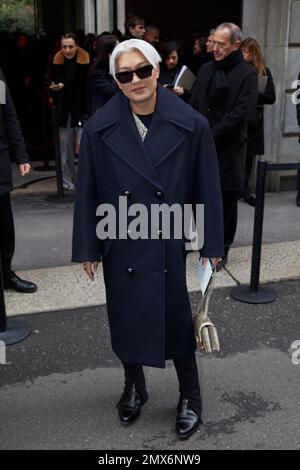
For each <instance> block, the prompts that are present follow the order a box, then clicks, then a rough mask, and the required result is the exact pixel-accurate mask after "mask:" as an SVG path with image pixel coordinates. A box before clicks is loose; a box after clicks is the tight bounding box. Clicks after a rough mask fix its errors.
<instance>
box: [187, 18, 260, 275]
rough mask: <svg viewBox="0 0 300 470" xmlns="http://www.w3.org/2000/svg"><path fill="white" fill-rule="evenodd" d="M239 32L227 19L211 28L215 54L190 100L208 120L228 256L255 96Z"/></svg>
mask: <svg viewBox="0 0 300 470" xmlns="http://www.w3.org/2000/svg"><path fill="white" fill-rule="evenodd" d="M241 43H242V32H241V30H240V28H239V27H238V26H236V25H234V24H232V23H224V24H222V25H220V26H219V27H218V28H217V29H216V31H215V33H214V55H215V60H214V61H213V62H211V63H208V64H205V65H203V67H202V68H201V69H200V71H199V74H198V77H197V80H196V84H195V87H194V90H193V94H192V98H191V104H192V106H193V107H194V108H195V109H196V110H198V111H199V112H200V113H201V114H203V115H204V116H205V117H207V119H208V120H209V123H210V126H211V128H212V132H213V136H214V140H215V144H216V148H217V154H218V161H219V169H220V177H221V186H222V197H223V214H224V252H225V256H224V259H223V261H222V263H221V264H220V266H219V267H220V268H221V267H222V265H223V266H224V265H225V264H226V263H227V260H228V252H229V249H230V246H231V245H232V243H233V241H234V237H235V233H236V228H237V216H238V198H239V193H240V192H241V191H242V190H243V188H244V173H245V156H246V148H247V125H248V121H249V119H250V118H251V114H252V113H253V110H254V107H255V105H256V103H257V97H258V78H257V73H256V71H255V70H254V68H253V67H252V66H251V65H249V64H247V63H246V62H245V61H244V58H243V54H242V51H241V50H240V47H241Z"/></svg>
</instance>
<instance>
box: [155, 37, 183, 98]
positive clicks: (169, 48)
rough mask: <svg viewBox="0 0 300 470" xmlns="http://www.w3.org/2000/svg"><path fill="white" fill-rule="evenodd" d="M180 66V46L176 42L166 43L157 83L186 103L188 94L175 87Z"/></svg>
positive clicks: (181, 61)
mask: <svg viewBox="0 0 300 470" xmlns="http://www.w3.org/2000/svg"><path fill="white" fill-rule="evenodd" d="M182 66H183V53H182V49H181V46H180V44H179V43H178V42H177V41H169V42H167V43H166V44H165V45H164V46H163V48H162V65H161V70H160V75H159V79H158V81H159V83H160V84H161V85H163V86H164V87H165V88H168V89H169V90H170V91H171V92H172V93H175V95H177V96H179V97H180V98H181V99H183V100H184V101H188V100H189V98H190V92H189V91H188V90H184V89H183V88H182V87H180V86H175V82H176V80H177V77H178V76H179V74H180V72H181V68H182Z"/></svg>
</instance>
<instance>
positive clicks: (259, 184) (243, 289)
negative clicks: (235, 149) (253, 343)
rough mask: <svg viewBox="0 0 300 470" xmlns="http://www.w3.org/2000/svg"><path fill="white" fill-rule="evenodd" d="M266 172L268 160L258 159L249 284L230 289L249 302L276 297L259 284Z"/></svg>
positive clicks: (263, 302)
mask: <svg viewBox="0 0 300 470" xmlns="http://www.w3.org/2000/svg"><path fill="white" fill-rule="evenodd" d="M267 172H268V162H266V161H259V162H258V164H257V180H256V206H255V218H254V233H253V248H252V266H251V283H250V289H249V286H237V287H235V288H234V289H232V291H231V297H233V298H234V299H235V300H239V301H240V302H245V303H249V304H267V303H271V302H275V300H276V299H277V294H276V292H275V291H274V290H273V289H269V288H266V287H260V286H259V276H260V262H261V246H262V235H263V224H264V209H265V192H266V178H267Z"/></svg>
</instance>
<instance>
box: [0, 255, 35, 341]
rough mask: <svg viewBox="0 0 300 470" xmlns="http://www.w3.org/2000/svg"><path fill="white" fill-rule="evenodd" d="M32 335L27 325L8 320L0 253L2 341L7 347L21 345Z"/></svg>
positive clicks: (0, 326)
mask: <svg viewBox="0 0 300 470" xmlns="http://www.w3.org/2000/svg"><path fill="white" fill-rule="evenodd" d="M30 333H31V328H30V327H29V326H28V325H27V323H25V322H23V321H21V320H16V319H10V318H9V319H7V318H6V309H5V299H4V289H3V275H2V263H1V253H0V341H3V342H4V343H5V345H7V346H8V345H11V344H16V343H20V342H21V341H23V339H25V338H27V336H29V335H30Z"/></svg>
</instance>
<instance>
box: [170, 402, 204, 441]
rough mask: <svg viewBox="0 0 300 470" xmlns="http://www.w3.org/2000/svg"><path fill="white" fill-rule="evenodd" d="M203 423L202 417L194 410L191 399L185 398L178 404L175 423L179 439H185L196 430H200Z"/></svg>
mask: <svg viewBox="0 0 300 470" xmlns="http://www.w3.org/2000/svg"><path fill="white" fill-rule="evenodd" d="M201 423H202V421H201V418H200V417H199V416H198V415H197V414H196V413H195V412H194V411H193V409H192V408H191V406H190V404H189V401H188V400H187V399H185V400H183V401H182V403H181V404H180V405H179V406H178V411H177V418H176V425H175V429H176V433H177V436H178V437H179V439H180V440H184V439H188V438H189V437H191V436H192V435H193V434H194V433H195V432H196V431H198V429H199V426H200V424H201Z"/></svg>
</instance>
